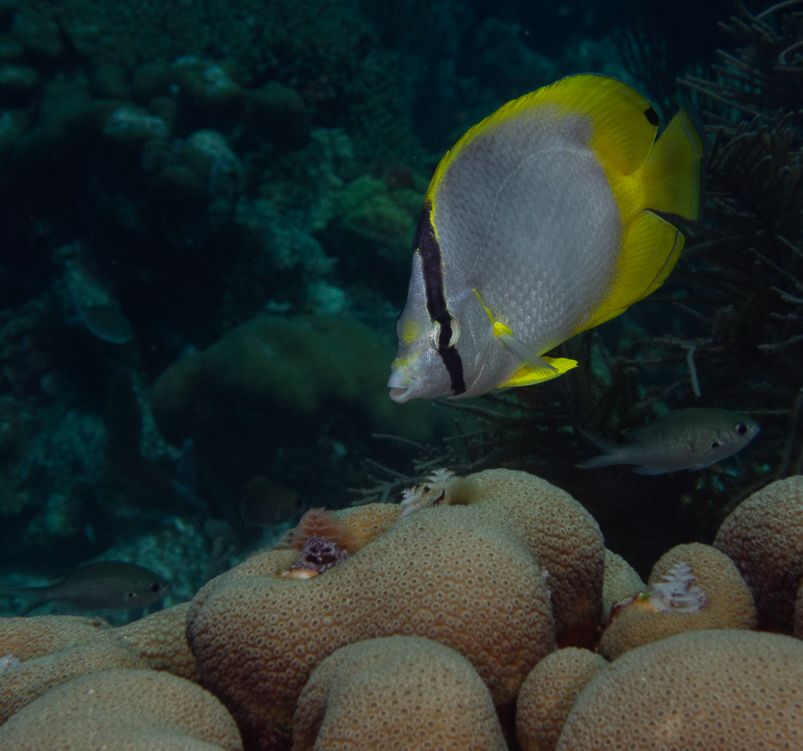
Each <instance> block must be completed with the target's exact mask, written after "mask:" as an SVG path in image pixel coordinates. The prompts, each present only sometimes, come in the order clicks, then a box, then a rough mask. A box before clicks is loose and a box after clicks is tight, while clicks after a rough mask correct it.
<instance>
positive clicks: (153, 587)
mask: <svg viewBox="0 0 803 751" xmlns="http://www.w3.org/2000/svg"><path fill="white" fill-rule="evenodd" d="M161 588H162V585H161V584H159V582H153V584H151V592H158V591H159V590H160V589H161Z"/></svg>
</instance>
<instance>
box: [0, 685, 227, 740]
mask: <svg viewBox="0 0 803 751" xmlns="http://www.w3.org/2000/svg"><path fill="white" fill-rule="evenodd" d="M242 747H243V746H242V741H241V740H240V735H239V733H238V731H237V727H236V725H235V724H234V720H232V718H231V716H230V715H229V714H228V712H226V710H225V709H224V708H223V706H222V705H221V704H220V702H219V701H218V700H217V699H215V697H214V696H212V695H211V694H210V693H208V692H206V691H204V689H202V688H200V687H199V686H197V685H195V684H194V683H190V682H189V681H185V680H183V679H181V678H177V677H175V676H173V675H169V674H167V673H158V672H156V671H152V670H104V671H101V672H98V673H90V674H89V675H85V676H82V677H81V678H76V679H74V680H72V681H70V682H69V683H67V684H65V685H63V686H60V687H59V688H55V689H53V690H52V691H49V692H48V693H47V694H45V695H44V696H42V697H41V698H39V699H37V700H36V701H35V702H33V703H32V704H29V705H28V706H27V707H25V708H24V709H21V710H20V711H19V712H17V713H16V714H15V715H14V716H13V717H12V718H11V719H9V720H8V722H6V723H5V725H3V726H2V727H0V748H2V749H3V751H75V749H120V750H122V749H126V751H135V750H136V749H141V750H142V751H146V750H147V751H179V749H181V750H182V751H221V749H225V751H242Z"/></svg>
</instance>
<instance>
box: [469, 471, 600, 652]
mask: <svg viewBox="0 0 803 751" xmlns="http://www.w3.org/2000/svg"><path fill="white" fill-rule="evenodd" d="M459 492H460V494H462V495H463V496H464V498H465V500H466V501H468V502H470V503H472V504H476V505H472V506H471V508H472V509H473V510H474V511H475V513H477V514H478V515H479V516H480V517H487V518H488V519H489V521H490V520H491V519H494V520H504V522H505V524H507V525H509V526H510V527H511V528H512V529H515V530H516V531H517V534H519V535H520V536H521V537H522V539H523V540H524V541H525V543H526V544H527V547H528V548H529V549H530V551H531V552H532V554H533V555H534V556H535V560H536V561H537V562H538V565H539V566H541V568H542V569H544V571H545V572H546V573H547V575H548V576H547V587H548V588H549V591H550V595H551V603H552V612H553V614H554V617H555V638H556V639H557V642H558V645H560V646H586V644H587V643H588V642H589V641H591V640H593V638H594V637H596V635H597V630H598V626H599V621H600V615H601V608H602V586H603V580H604V570H605V547H604V545H603V542H602V533H601V532H600V530H599V525H598V524H597V523H596V522H595V521H594V519H593V517H592V516H591V514H589V513H588V512H587V511H586V510H585V509H584V508H583V507H582V506H581V505H580V504H579V503H578V502H577V501H576V500H575V499H574V498H572V497H571V496H570V495H569V494H568V493H567V492H565V491H564V490H561V489H560V488H556V487H555V486H554V485H550V484H549V483H548V482H547V481H546V480H542V479H541V478H540V477H535V476H534V475H530V474H527V473H526V472H515V471H512V470H508V469H489V470H486V471H485V472H479V473H477V474H474V475H469V476H468V477H466V478H464V479H463V480H462V481H461V483H460V490H459ZM483 501H492V503H483Z"/></svg>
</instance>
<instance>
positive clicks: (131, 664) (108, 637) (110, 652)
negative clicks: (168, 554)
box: [0, 603, 198, 723]
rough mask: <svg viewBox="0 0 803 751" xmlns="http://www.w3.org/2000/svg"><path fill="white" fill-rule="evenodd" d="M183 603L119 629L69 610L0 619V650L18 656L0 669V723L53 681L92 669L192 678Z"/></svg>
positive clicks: (60, 681)
mask: <svg viewBox="0 0 803 751" xmlns="http://www.w3.org/2000/svg"><path fill="white" fill-rule="evenodd" d="M188 608H189V603H182V604H180V605H176V606H175V607H172V608H168V609H166V610H160V611H158V612H156V613H153V614H152V615H149V616H147V617H145V618H140V619H139V620H137V621H134V622H132V623H129V624H128V625H126V626H121V627H120V628H111V627H110V626H109V625H108V624H107V623H106V622H105V621H103V620H101V619H100V618H81V617H77V616H70V615H55V616H34V617H28V618H0V653H2V655H6V654H8V655H11V656H12V657H13V658H15V659H17V660H19V661H20V664H19V665H18V666H17V668H15V669H14V670H13V671H11V670H8V671H3V672H2V673H0V723H2V722H3V721H4V720H5V719H7V718H8V717H10V716H11V715H12V714H13V713H14V712H16V711H18V710H19V709H20V708H21V707H24V706H25V705H27V704H29V703H30V702H32V701H33V700H34V699H36V698H37V697H39V696H41V695H42V694H44V693H45V692H47V691H49V690H50V689H52V688H53V687H54V686H60V685H62V684H64V683H66V682H67V681H69V680H72V679H73V678H76V677H78V676H80V675H84V674H86V673H90V672H93V671H97V670H109V669H112V668H128V669H132V668H152V669H153V670H166V671H167V672H170V673H173V674H174V675H178V676H180V677H182V678H187V679H189V680H197V679H198V671H197V668H196V666H195V658H194V657H193V656H192V652H190V648H189V645H188V644H187V637H186V633H185V621H186V618H187V610H188Z"/></svg>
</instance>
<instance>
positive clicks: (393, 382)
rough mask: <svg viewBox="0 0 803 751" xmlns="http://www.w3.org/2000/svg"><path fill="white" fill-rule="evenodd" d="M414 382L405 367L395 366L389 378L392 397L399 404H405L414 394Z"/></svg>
mask: <svg viewBox="0 0 803 751" xmlns="http://www.w3.org/2000/svg"><path fill="white" fill-rule="evenodd" d="M414 385H415V384H414V382H413V379H412V378H411V377H410V374H409V373H408V372H407V371H406V370H405V369H404V368H403V367H400V368H395V369H394V370H393V372H392V373H391V374H390V378H389V379H388V388H389V389H390V398H391V399H393V401H394V402H397V403H398V404H404V402H407V401H409V400H410V399H412V398H413V396H414V388H413V387H414Z"/></svg>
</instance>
